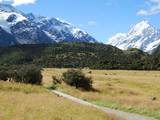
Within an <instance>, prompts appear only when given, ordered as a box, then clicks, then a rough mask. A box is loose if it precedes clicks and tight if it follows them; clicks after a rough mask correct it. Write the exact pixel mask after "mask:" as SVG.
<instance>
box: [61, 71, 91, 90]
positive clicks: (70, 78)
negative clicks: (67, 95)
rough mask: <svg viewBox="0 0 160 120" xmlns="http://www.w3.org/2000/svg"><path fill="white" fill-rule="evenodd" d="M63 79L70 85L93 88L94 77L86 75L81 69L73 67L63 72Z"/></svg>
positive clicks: (84, 88)
mask: <svg viewBox="0 0 160 120" xmlns="http://www.w3.org/2000/svg"><path fill="white" fill-rule="evenodd" d="M63 81H64V82H65V83H66V84H68V85H71V86H75V87H76V88H82V89H83V90H91V89H92V79H91V78H90V77H86V76H85V75H84V74H83V73H82V71H81V70H73V69H71V70H68V71H67V72H65V73H63Z"/></svg>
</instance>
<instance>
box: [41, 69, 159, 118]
mask: <svg viewBox="0 0 160 120" xmlns="http://www.w3.org/2000/svg"><path fill="white" fill-rule="evenodd" d="M66 70H67V69H49V68H48V69H44V71H43V75H44V85H45V86H48V85H50V84H51V82H52V76H57V77H59V78H60V76H61V75H62V73H63V72H65V71H66ZM83 72H84V73H85V74H86V75H87V76H91V77H92V79H93V87H94V89H96V90H97V91H96V92H94V91H90V92H86V91H81V90H78V89H75V88H74V87H70V86H68V85H66V84H64V83H63V84H61V85H59V87H58V90H60V91H63V92H65V93H68V94H70V95H73V96H75V97H78V98H81V99H83V100H86V101H89V102H92V103H94V104H98V105H101V106H106V107H109V108H113V109H118V110H123V111H127V112H131V113H138V114H142V115H146V116H152V117H155V118H157V119H160V72H159V71H125V70H89V69H84V70H83Z"/></svg>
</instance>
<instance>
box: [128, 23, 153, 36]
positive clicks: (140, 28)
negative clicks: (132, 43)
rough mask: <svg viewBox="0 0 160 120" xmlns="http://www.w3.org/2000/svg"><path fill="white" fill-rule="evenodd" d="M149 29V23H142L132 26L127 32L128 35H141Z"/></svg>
mask: <svg viewBox="0 0 160 120" xmlns="http://www.w3.org/2000/svg"><path fill="white" fill-rule="evenodd" d="M150 27H151V25H150V24H149V21H142V22H140V23H138V24H136V25H135V26H133V28H132V29H131V30H130V31H129V34H134V35H141V34H143V33H144V32H145V30H146V29H148V28H150Z"/></svg>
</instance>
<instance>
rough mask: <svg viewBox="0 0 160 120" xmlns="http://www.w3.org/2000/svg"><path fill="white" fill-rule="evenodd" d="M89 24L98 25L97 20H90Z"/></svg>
mask: <svg viewBox="0 0 160 120" xmlns="http://www.w3.org/2000/svg"><path fill="white" fill-rule="evenodd" d="M88 25H89V26H95V25H97V22H96V21H94V20H91V21H88Z"/></svg>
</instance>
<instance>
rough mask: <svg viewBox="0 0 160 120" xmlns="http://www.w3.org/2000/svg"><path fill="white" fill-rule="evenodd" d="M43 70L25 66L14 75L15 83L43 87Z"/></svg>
mask: <svg viewBox="0 0 160 120" xmlns="http://www.w3.org/2000/svg"><path fill="white" fill-rule="evenodd" d="M42 78H43V76H42V74H41V68H39V67H37V66H34V65H25V66H22V67H21V68H19V69H17V70H15V71H14V73H13V79H14V81H15V82H20V83H26V84H36V85H41V83H42Z"/></svg>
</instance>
